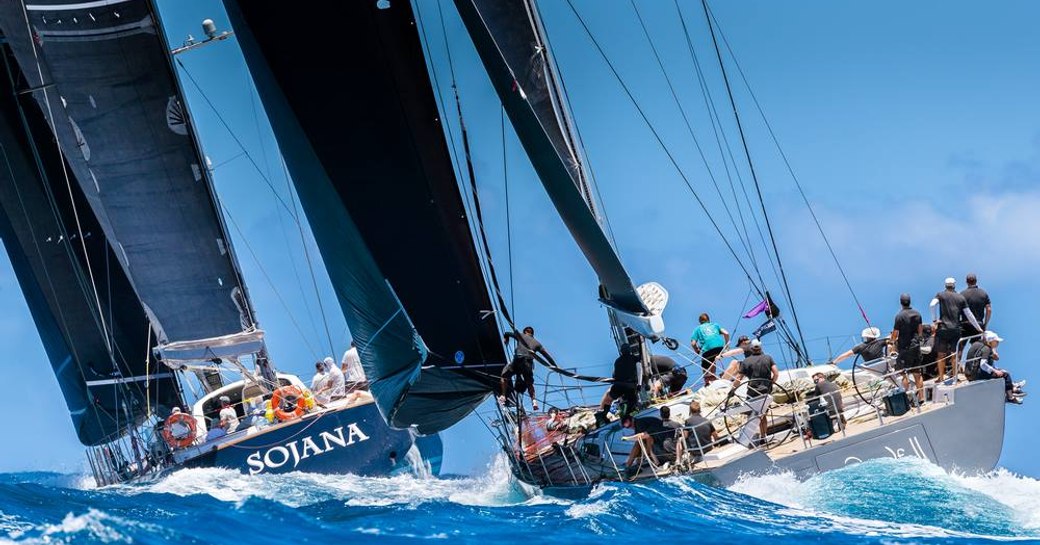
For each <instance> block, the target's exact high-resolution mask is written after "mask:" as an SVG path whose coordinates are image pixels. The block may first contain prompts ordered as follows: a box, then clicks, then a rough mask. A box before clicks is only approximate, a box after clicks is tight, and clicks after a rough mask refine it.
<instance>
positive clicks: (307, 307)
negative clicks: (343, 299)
mask: <svg viewBox="0 0 1040 545" xmlns="http://www.w3.org/2000/svg"><path fill="white" fill-rule="evenodd" d="M281 164H282V172H283V174H282V177H283V178H285V186H286V189H287V190H288V191H289V199H290V200H291V201H292V203H293V209H294V210H295V209H296V201H297V199H298V197H296V196H295V194H294V190H293V184H292V179H291V177H290V175H289V168H288V166H287V165H286V164H285V158H284V157H282V159H281ZM277 216H278V226H279V227H280V228H281V231H282V240H283V241H284V242H285V249H286V251H287V252H288V254H289V261H290V262H291V263H292V271H293V276H294V277H295V278H296V284H295V285H296V287H297V289H299V290H300V300H301V301H303V309H304V311H305V312H306V313H307V319H308V321H310V323H311V328H312V329H314V336H315V337H318V338H320V337H321V334H320V333H318V324H317V323H315V322H314V312H313V311H312V310H311V305H310V302H309V301H308V300H307V295H306V293H304V290H303V285H304V284H303V279H302V278H300V271H299V269H298V268H297V267H296V258H295V256H294V255H293V254H292V246H291V245H290V244H289V234H288V233H287V232H286V229H285V224H284V223H282V215H281V214H278V215H277ZM300 231H301V233H300V239H301V245H302V246H303V250H304V260H306V261H307V267H308V268H309V269H310V274H311V282H316V280H315V277H314V268H313V266H312V265H311V257H310V254H309V253H308V252H307V241H306V240H303V238H304V237H303V233H302V231H303V228H302V227H300ZM315 296H316V297H317V298H318V312H319V313H320V314H321V317H322V320H323V321H324V320H325V308H324V307H323V306H322V305H321V295H320V294H318V293H317V290H315ZM327 327H328V325H327V321H326V328H327ZM325 334H326V336H329V334H328V331H326V333H325ZM337 338H346V331H344V334H343V335H342V336H341V337H337ZM330 343H331V341H330ZM319 344H320V342H319Z"/></svg>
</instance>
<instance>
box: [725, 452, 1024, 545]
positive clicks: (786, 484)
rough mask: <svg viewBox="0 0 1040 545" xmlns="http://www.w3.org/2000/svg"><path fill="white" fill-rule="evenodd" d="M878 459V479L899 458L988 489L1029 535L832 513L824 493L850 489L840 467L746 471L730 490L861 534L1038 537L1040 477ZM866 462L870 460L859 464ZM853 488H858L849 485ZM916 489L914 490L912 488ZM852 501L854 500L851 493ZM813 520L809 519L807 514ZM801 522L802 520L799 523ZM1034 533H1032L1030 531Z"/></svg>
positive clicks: (944, 482) (925, 474) (949, 480)
mask: <svg viewBox="0 0 1040 545" xmlns="http://www.w3.org/2000/svg"><path fill="white" fill-rule="evenodd" d="M868 463H869V464H876V467H874V468H873V469H875V470H876V471H877V478H878V479H885V478H887V477H888V473H887V471H886V467H885V466H887V465H890V464H895V463H898V464H900V469H901V470H903V471H907V472H909V473H912V474H914V475H915V476H916V477H919V478H922V479H926V480H929V481H932V482H937V484H939V485H940V486H949V487H951V488H957V487H962V488H965V489H968V490H971V491H974V492H978V493H982V494H985V495H986V496H989V497H990V498H992V499H994V500H996V501H997V502H1000V503H1001V504H1003V505H1005V506H1007V507H1009V508H1010V510H1011V511H1012V512H1013V513H1014V515H1015V519H1016V520H1014V521H1012V523H1013V524H1014V525H1015V526H1017V527H1018V528H1019V529H1020V530H1021V533H1023V534H1027V535H1024V536H1020V537H1019V536H1016V537H1010V536H988V535H985V536H983V535H979V534H974V533H970V532H964V531H958V530H953V529H949V528H942V527H938V526H930V525H924V524H915V523H901V522H892V521H883V520H872V519H865V518H857V517H850V516H845V515H840V514H834V513H829V512H827V511H825V510H824V509H826V508H825V507H824V508H821V507H820V501H819V500H820V499H821V498H826V497H830V498H831V500H832V501H833V498H834V497H835V495H837V496H838V497H839V498H840V497H841V495H842V494H845V493H846V492H845V491H844V490H842V489H841V486H842V482H841V480H840V478H839V477H836V474H835V473H828V474H822V475H819V476H816V477H814V478H811V479H809V480H807V481H800V480H798V479H797V478H796V477H795V476H794V474H793V473H791V472H782V473H773V474H767V475H754V476H745V477H742V478H741V479H740V480H739V481H738V482H737V483H736V484H734V485H733V486H731V487H730V488H729V490H731V491H733V492H737V493H740V494H744V495H747V496H752V497H754V498H758V499H761V500H765V501H768V502H771V503H774V504H778V505H781V506H784V507H786V508H787V509H785V510H783V511H781V514H785V515H791V516H793V517H795V518H796V519H797V518H799V517H801V518H806V517H812V518H814V519H817V520H818V518H822V519H824V520H827V521H829V525H830V526H831V527H830V528H821V527H819V526H818V525H817V526H816V527H815V529H816V530H819V531H842V532H853V533H857V534H861V535H877V536H892V537H902V538H915V537H917V538H920V537H986V538H989V539H998V540H1016V539H1033V538H1035V533H1036V530H1040V481H1037V480H1036V479H1031V478H1028V477H1022V476H1019V475H1015V474H1014V473H1011V472H1009V471H1006V470H1003V469H1001V470H997V471H994V472H992V473H990V474H987V475H981V476H960V475H956V474H954V475H951V474H948V473H946V472H945V471H944V470H943V469H942V468H940V467H939V466H936V465H934V464H931V463H929V462H927V461H924V460H919V459H916V458H915V459H904V460H899V461H898V462H897V461H896V460H887V459H886V460H878V461H872V462H868ZM860 467H865V466H860ZM848 493H854V492H852V491H849V492H848ZM910 493H913V490H910ZM850 501H853V500H852V498H850ZM807 520H808V519H807ZM795 524H796V525H800V523H797V522H796V523H795ZM1028 534H1032V535H1028Z"/></svg>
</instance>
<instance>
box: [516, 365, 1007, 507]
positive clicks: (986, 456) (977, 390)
mask: <svg viewBox="0 0 1040 545" xmlns="http://www.w3.org/2000/svg"><path fill="white" fill-rule="evenodd" d="M943 395H944V396H947V398H948V399H947V400H945V401H940V402H939V403H937V404H930V407H929V408H928V410H925V411H923V412H920V413H914V412H911V413H907V414H906V415H903V416H901V417H899V418H889V417H885V418H884V419H883V421H882V422H881V424H880V425H877V426H875V427H871V428H869V429H865V430H860V431H858V432H856V433H855V434H852V433H850V434H849V435H848V436H847V437H837V436H834V437H832V438H831V439H830V440H828V441H825V442H817V443H816V444H815V445H813V446H811V447H808V448H805V449H804V450H800V451H799V452H794V453H785V454H783V455H777V454H776V452H771V451H770V450H762V449H758V450H747V451H744V450H742V447H739V446H737V445H730V446H728V447H725V449H728V450H729V454H728V455H727V456H726V457H725V459H724V460H723V461H721V462H717V463H715V464H713V467H711V468H708V469H696V468H695V469H694V470H692V471H690V472H684V473H681V474H685V475H689V476H692V477H694V478H696V479H697V480H699V481H702V482H705V483H708V484H713V485H717V486H729V485H732V484H734V483H736V482H737V481H738V480H740V479H741V478H742V477H745V476H749V475H763V474H769V473H776V472H792V473H794V474H795V475H796V476H797V477H798V478H799V479H807V478H809V477H811V476H813V475H815V474H818V473H822V472H825V471H830V470H834V469H839V468H842V467H845V466H848V465H852V464H856V463H859V462H863V461H866V460H871V459H877V458H909V457H915V458H921V459H926V460H928V461H930V462H932V463H934V464H936V465H938V466H940V467H942V468H943V469H945V470H947V471H954V470H955V471H959V472H963V473H984V472H987V471H990V470H992V469H993V468H994V467H995V466H996V464H997V461H998V460H999V458H1000V452H1001V449H1002V447H1003V443H1004V383H1003V381H1001V380H990V381H980V382H973V383H969V384H962V385H959V386H957V387H956V388H951V389H947V390H945V391H944V393H943ZM609 428H610V426H608V427H605V428H601V429H600V430H596V431H595V432H592V433H590V434H589V436H587V437H586V439H585V441H596V442H598V444H599V445H600V446H601V447H602V448H604V449H609V451H610V452H611V453H612V454H613V458H614V460H618V457H619V456H620V460H624V457H625V456H627V454H628V453H627V452H626V450H627V448H626V449H625V450H621V449H620V447H622V446H623V445H624V446H625V447H627V446H628V445H630V443H628V442H625V443H622V442H620V441H619V439H618V435H617V433H618V430H611V429H609ZM580 443H581V440H579V443H578V444H574V445H573V446H571V447H557V448H556V449H555V450H554V452H552V453H550V454H542V455H541V456H539V457H538V458H537V459H536V460H533V461H528V462H526V463H525V462H522V461H519V460H516V459H513V470H514V473H515V474H516V476H517V477H518V478H519V479H520V480H522V481H525V482H527V483H529V484H532V485H535V486H539V487H541V488H543V489H544V490H545V491H546V492H548V493H551V494H554V495H561V496H573V495H575V494H580V491H582V490H589V489H590V488H591V487H592V486H593V485H595V484H596V483H597V482H602V481H612V480H614V481H616V480H619V478H618V475H619V473H618V467H617V466H616V465H615V463H618V464H620V463H621V461H620V460H618V461H617V462H610V461H609V458H610V457H608V456H598V457H595V458H596V459H592V458H593V457H590V456H588V455H587V454H586V453H587V452H588V450H587V449H586V448H585V445H582V444H580ZM628 448H630V447H628ZM719 450H720V451H721V450H724V449H719ZM734 451H736V452H735V453H734ZM675 474H680V473H675V472H668V473H666V475H675ZM659 476H663V475H662V474H660V473H658V474H653V473H646V474H640V475H637V476H636V478H635V480H644V479H652V478H657V477H659Z"/></svg>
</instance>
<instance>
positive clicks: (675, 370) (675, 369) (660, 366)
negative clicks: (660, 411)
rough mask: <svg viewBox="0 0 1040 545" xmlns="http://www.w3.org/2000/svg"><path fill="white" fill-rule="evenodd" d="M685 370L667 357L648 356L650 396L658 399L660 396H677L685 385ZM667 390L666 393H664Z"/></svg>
mask: <svg viewBox="0 0 1040 545" xmlns="http://www.w3.org/2000/svg"><path fill="white" fill-rule="evenodd" d="M687 378H688V377H687V375H686V369H683V368H682V367H679V366H678V365H676V364H675V360H673V359H672V358H669V357H668V356H661V355H653V356H650V379H651V381H650V384H651V392H650V395H651V396H653V397H660V396H661V395H662V394H664V393H667V394H668V395H675V394H678V393H679V392H680V391H681V390H682V388H683V386H684V385H685V384H686V379H687ZM666 389H667V392H666V391H665V390H666Z"/></svg>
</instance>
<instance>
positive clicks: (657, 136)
mask: <svg viewBox="0 0 1040 545" xmlns="http://www.w3.org/2000/svg"><path fill="white" fill-rule="evenodd" d="M567 5H569V6H570V8H571V11H572V12H573V13H574V16H575V17H576V18H577V19H578V22H579V23H580V24H581V26H582V28H583V29H584V30H585V35H586V36H588V37H589V40H591V41H592V45H593V46H595V48H596V50H597V51H598V52H599V54H600V57H602V59H603V61H604V62H605V63H606V64H607V67H608V68H610V71H611V73H613V74H614V78H615V79H616V80H617V82H618V84H619V85H621V89H622V90H624V92H625V94H626V95H627V96H628V99H629V101H630V102H631V103H632V105H633V106H634V107H635V108H636V111H637V112H639V115H640V117H641V118H642V119H643V122H644V123H645V124H646V126H647V128H648V129H650V132H651V134H653V135H654V138H655V139H656V140H657V144H658V145H659V146H660V147H661V150H662V151H663V152H664V154H665V155H666V156H667V157H668V160H669V161H670V162H671V164H672V167H674V168H675V171H676V173H678V175H679V177H680V178H682V180H683V182H684V183H685V184H686V187H687V188H688V189H689V190H690V193H692V194H693V198H694V199H695V200H696V201H697V204H699V205H700V207H701V210H703V211H704V215H705V216H706V217H707V218H708V220H709V221H710V222H711V224H712V226H713V227H714V228H715V232H716V233H718V235H719V238H721V239H722V242H723V244H725V245H726V248H727V249H728V250H729V253H730V254H731V255H732V256H733V259H734V260H736V262H737V265H739V266H740V268H741V270H742V271H744V275H745V276H747V278H748V280H750V281H751V284H752V285H754V283H755V280H754V278H752V277H751V273H750V272H748V269H747V267H746V266H745V265H744V262H743V261H741V259H740V256H738V255H737V252H736V250H734V249H733V245H732V244H730V242H729V239H727V238H726V235H725V234H723V232H722V229H721V228H720V227H719V224H718V222H716V221H715V218H714V217H713V216H712V215H711V212H710V211H709V210H708V207H707V205H706V204H705V203H704V201H703V200H701V197H700V195H698V194H697V190H695V189H694V188H693V184H692V183H691V182H690V180H689V178H687V177H686V173H685V172H683V170H682V168H680V167H679V163H678V162H677V161H676V159H675V156H673V155H672V152H671V150H669V149H668V146H666V145H665V143H664V140H663V139H662V138H661V135H660V133H658V132H657V129H656V128H654V126H653V124H652V123H650V119H649V118H648V117H647V115H646V113H645V112H644V111H643V108H642V107H641V106H640V105H639V103H638V102H637V101H636V99H635V96H634V95H633V94H632V91H631V90H629V88H628V85H626V84H625V82H624V80H623V79H621V74H619V73H618V71H617V69H616V68H614V64H613V63H611V62H610V59H609V58H608V57H607V54H606V52H605V51H604V50H603V47H602V46H600V44H599V42H598V41H597V40H596V38H595V36H593V35H592V31H591V30H590V29H589V27H588V25H586V24H585V20H584V19H583V18H582V17H581V15H580V14H579V13H578V10H577V9H575V7H574V4H573V2H572V0H567ZM756 291H758V293H759V295H761V296H762V297H765V294H764V292H762V291H761V290H759V289H758V288H757V287H756Z"/></svg>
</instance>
